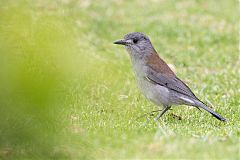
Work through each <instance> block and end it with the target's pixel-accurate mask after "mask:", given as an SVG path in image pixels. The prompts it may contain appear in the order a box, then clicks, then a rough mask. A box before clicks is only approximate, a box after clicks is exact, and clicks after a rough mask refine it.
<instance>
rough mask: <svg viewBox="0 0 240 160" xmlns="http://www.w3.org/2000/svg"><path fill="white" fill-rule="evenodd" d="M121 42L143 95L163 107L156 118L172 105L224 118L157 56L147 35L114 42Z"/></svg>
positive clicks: (130, 35)
mask: <svg viewBox="0 0 240 160" xmlns="http://www.w3.org/2000/svg"><path fill="white" fill-rule="evenodd" d="M113 43H114V44H118V45H124V46H125V48H126V50H127V52H128V53H129V55H130V59H131V62H132V68H133V71H134V74H135V77H136V81H137V84H138V87H139V89H140V91H141V92H142V94H143V95H144V96H145V97H146V98H147V99H148V100H150V101H151V102H153V103H154V104H155V105H157V106H161V107H162V109H161V110H160V113H159V114H158V116H157V117H156V120H158V119H159V118H160V117H162V116H163V115H164V113H166V112H167V111H168V110H169V109H170V108H171V107H172V106H177V105H187V106H193V107H196V108H197V109H199V110H200V108H202V109H204V110H206V111H207V112H209V113H210V114H211V115H212V116H214V117H215V118H217V119H218V120H220V121H226V119H225V118H224V117H222V116H221V115H220V114H218V113H216V112H214V111H213V110H212V109H210V108H209V107H207V105H206V104H205V103H204V102H202V101H201V100H200V99H198V98H197V97H196V96H195V94H194V93H193V92H192V91H191V89H190V88H189V87H188V86H187V85H186V84H185V83H184V82H183V81H182V80H181V79H180V78H178V77H177V75H176V74H175V73H174V72H173V71H172V70H171V68H170V67H169V66H168V65H167V63H166V62H165V61H164V60H163V59H162V58H160V56H159V54H158V53H157V52H156V50H155V49H154V47H153V45H152V43H151V41H150V39H149V38H148V36H146V35H144V34H143V33H141V32H131V33H128V34H126V35H125V36H124V38H123V39H120V40H117V41H114V42H113Z"/></svg>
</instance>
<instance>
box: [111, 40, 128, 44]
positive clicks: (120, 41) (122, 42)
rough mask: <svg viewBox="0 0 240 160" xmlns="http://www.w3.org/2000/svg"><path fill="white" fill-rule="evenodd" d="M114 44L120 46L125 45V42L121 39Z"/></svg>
mask: <svg viewBox="0 0 240 160" xmlns="http://www.w3.org/2000/svg"><path fill="white" fill-rule="evenodd" d="M113 43H114V44H121V45H126V44H127V42H126V41H125V40H124V39H121V40H117V41H115V42H113Z"/></svg>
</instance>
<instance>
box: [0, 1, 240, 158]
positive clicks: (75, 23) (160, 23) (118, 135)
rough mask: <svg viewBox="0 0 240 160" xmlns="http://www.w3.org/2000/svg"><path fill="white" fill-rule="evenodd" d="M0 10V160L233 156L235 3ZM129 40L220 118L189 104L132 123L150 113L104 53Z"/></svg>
mask: <svg viewBox="0 0 240 160" xmlns="http://www.w3.org/2000/svg"><path fill="white" fill-rule="evenodd" d="M0 4H1V5H0V15H1V16H0V57H1V58H0V81H1V83H0V159H1V158H2V159H151V158H152V159H239V157H240V153H239V152H240V151H239V150H240V149H239V148H240V144H239V136H240V130H239V121H240V117H239V115H240V110H239V106H240V103H239V102H240V101H239V99H240V94H239V93H240V80H239V75H240V70H239V68H240V58H239V39H238V38H239V7H238V6H239V4H238V2H237V1H233V0H230V1H226V0H220V1H213V0H210V1H202V0H196V1H190V0H189V1H174V0H169V1H167V0H163V1H155V0H151V1H122V0H109V1H103V2H102V1H101V2H100V1H90V0H86V1H76V0H59V1H47V0H43V1H18V2H15V1H13V0H10V1H2V2H1V3H0ZM133 31H139V32H143V33H145V34H147V35H148V36H149V37H150V38H151V40H152V43H153V44H154V46H155V49H156V50H157V51H158V53H159V54H160V56H161V57H162V58H163V59H165V60H166V61H167V63H169V64H172V66H174V68H175V70H176V74H177V75H178V76H179V77H180V78H181V79H183V80H184V81H185V82H186V83H187V84H188V85H189V86H190V88H191V89H192V90H193V91H194V93H195V94H196V95H197V96H198V97H199V98H200V99H202V100H203V101H205V102H211V103H212V105H211V104H209V106H210V107H212V108H213V109H214V110H215V111H217V112H218V113H220V114H221V115H223V116H224V117H225V118H226V119H227V120H228V121H227V122H226V123H222V122H220V121H218V120H217V119H215V118H214V117H212V116H211V115H210V114H208V113H206V112H205V111H203V112H199V111H198V110H197V109H195V108H193V107H187V106H177V107H173V110H171V111H168V112H167V113H166V114H165V115H164V116H163V117H162V119H161V120H160V121H159V124H158V123H156V122H155V121H154V118H155V117H154V116H156V115H154V116H147V115H145V116H142V115H144V114H146V113H149V112H151V111H152V110H155V109H157V106H154V105H153V104H152V103H150V102H148V101H147V100H146V99H145V98H144V97H143V96H142V95H141V93H140V92H139V90H138V88H137V86H136V83H135V79H134V75H133V72H132V69H131V64H130V60H129V56H128V54H127V52H126V51H125V49H124V48H123V47H120V46H116V45H113V41H114V40H117V39H120V38H122V37H123V36H124V35H125V34H126V33H129V32H133ZM173 114H174V115H178V116H180V117H181V120H178V119H176V118H174V116H173Z"/></svg>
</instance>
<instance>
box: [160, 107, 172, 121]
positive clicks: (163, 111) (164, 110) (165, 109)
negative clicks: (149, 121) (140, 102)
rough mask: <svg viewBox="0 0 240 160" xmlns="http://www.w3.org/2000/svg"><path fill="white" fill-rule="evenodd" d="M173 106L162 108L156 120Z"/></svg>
mask: <svg viewBox="0 0 240 160" xmlns="http://www.w3.org/2000/svg"><path fill="white" fill-rule="evenodd" d="M170 108H171V107H169V106H167V107H166V108H164V109H163V110H162V112H161V113H159V115H158V116H157V118H156V120H158V119H159V118H160V117H161V116H162V115H163V114H164V113H165V112H167V110H169V109H170Z"/></svg>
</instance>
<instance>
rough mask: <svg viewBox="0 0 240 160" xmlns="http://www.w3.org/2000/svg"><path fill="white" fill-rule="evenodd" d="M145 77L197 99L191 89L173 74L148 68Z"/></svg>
mask: <svg viewBox="0 0 240 160" xmlns="http://www.w3.org/2000/svg"><path fill="white" fill-rule="evenodd" d="M146 78H147V79H149V80H150V81H152V82H153V83H156V84H158V85H161V86H164V87H166V88H168V89H170V90H174V91H176V92H178V93H181V94H183V95H186V96H189V97H191V98H194V99H197V100H198V98H197V97H196V96H195V95H194V93H193V92H192V91H191V89H190V88H189V87H188V86H187V85H186V84H185V83H184V82H182V81H181V80H180V79H179V78H177V77H176V76H175V75H169V74H164V73H157V72H156V71H155V70H153V69H152V68H149V71H148V72H147V75H146Z"/></svg>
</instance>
